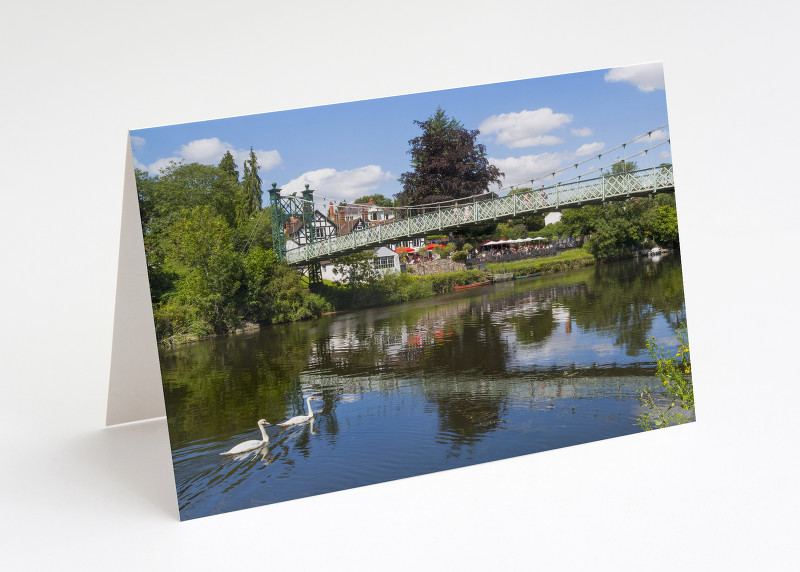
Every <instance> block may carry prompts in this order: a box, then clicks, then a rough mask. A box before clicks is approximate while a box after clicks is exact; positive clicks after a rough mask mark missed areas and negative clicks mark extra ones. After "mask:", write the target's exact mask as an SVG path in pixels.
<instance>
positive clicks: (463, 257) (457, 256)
mask: <svg viewBox="0 0 800 572" xmlns="http://www.w3.org/2000/svg"><path fill="white" fill-rule="evenodd" d="M451 260H452V261H453V262H466V261H467V253H466V252H465V251H463V250H459V251H457V252H454V253H453V256H452V258H451Z"/></svg>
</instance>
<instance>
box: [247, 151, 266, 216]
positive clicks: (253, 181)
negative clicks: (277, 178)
mask: <svg viewBox="0 0 800 572" xmlns="http://www.w3.org/2000/svg"><path fill="white" fill-rule="evenodd" d="M242 187H243V188H244V192H245V196H246V197H247V207H248V209H249V211H250V212H251V213H252V212H255V211H257V210H259V209H260V208H261V198H262V194H263V192H262V189H261V177H259V176H258V158H257V157H256V153H255V151H253V148H252V147H250V158H249V159H246V160H245V162H244V177H243V179H242Z"/></svg>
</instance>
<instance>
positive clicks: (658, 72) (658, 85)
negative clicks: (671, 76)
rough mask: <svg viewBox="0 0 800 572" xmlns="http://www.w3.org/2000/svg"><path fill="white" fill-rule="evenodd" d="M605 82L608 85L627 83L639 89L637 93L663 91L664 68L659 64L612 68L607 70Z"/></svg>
mask: <svg viewBox="0 0 800 572" xmlns="http://www.w3.org/2000/svg"><path fill="white" fill-rule="evenodd" d="M605 80H606V81H607V82H609V83H616V82H620V81H621V82H625V83H629V84H631V85H634V86H636V87H637V88H639V91H642V92H645V93H648V92H651V91H655V90H656V89H664V68H663V66H662V65H661V63H660V62H656V63H652V64H640V65H635V66H627V67H624V68H613V69H610V70H608V72H607V73H606V75H605Z"/></svg>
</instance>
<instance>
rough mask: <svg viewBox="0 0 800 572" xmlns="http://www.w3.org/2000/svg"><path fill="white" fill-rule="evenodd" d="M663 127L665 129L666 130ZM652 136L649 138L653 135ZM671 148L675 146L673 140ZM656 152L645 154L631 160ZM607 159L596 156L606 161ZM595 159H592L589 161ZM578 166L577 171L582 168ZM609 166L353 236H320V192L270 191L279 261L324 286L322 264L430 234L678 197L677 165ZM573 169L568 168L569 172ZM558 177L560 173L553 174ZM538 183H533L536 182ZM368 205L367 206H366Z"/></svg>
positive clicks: (431, 210)
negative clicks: (290, 225) (288, 229)
mask: <svg viewBox="0 0 800 572" xmlns="http://www.w3.org/2000/svg"><path fill="white" fill-rule="evenodd" d="M662 127H663V126H662ZM651 133H652V131H651V132H648V133H647V135H648V136H650V134H651ZM641 137H642V136H639V137H637V138H634V139H632V140H631V141H629V142H626V143H622V144H620V145H618V146H617V147H615V148H614V149H611V150H609V151H606V154H607V153H609V152H610V151H612V150H615V149H618V148H624V147H625V146H626V145H627V144H629V143H631V142H633V141H636V140H637V139H639V138H641ZM665 143H667V144H668V143H669V140H668V139H667V140H666V141H665ZM648 150H652V147H651V148H650V149H647V150H643V151H640V152H639V153H636V154H635V155H632V156H631V157H634V156H636V155H639V154H642V153H646V152H647V151H648ZM602 155H603V154H600V155H596V158H598V159H599V158H601V157H602ZM588 160H590V159H587V160H586V161H588ZM586 161H582V162H581V163H575V164H573V165H572V166H574V167H576V168H577V167H578V166H579V165H580V164H582V163H585V162H586ZM604 168H605V167H601V168H600V169H596V170H595V171H592V172H596V171H597V170H599V171H600V173H601V175H600V176H597V177H594V178H583V177H584V176H585V175H586V173H585V174H584V175H580V176H577V177H574V179H577V180H571V181H567V182H559V183H556V184H551V185H550V186H542V187H541V188H537V189H533V188H528V187H525V188H514V187H511V190H510V192H509V193H508V194H507V195H506V196H498V195H497V194H495V193H484V194H483V195H476V196H473V197H468V198H465V199H460V200H457V201H448V202H444V203H434V204H430V205H422V206H414V207H400V208H395V209H392V210H393V212H394V217H393V218H391V219H389V220H387V221H382V222H380V223H378V224H373V225H371V226H368V227H367V228H363V229H361V230H355V231H352V232H349V233H347V234H342V235H335V236H328V237H325V238H317V237H315V232H314V218H315V211H316V210H317V209H316V208H315V206H314V195H313V193H314V191H313V190H311V189H309V188H308V185H306V189H305V190H304V191H302V193H301V196H300V197H298V196H294V195H292V196H282V195H281V194H280V192H281V189H279V188H277V186H276V185H275V184H273V188H272V189H270V190H269V193H270V203H271V205H273V208H272V209H271V213H272V214H271V216H272V232H273V244H274V245H275V251H276V253H277V254H278V258H279V259H280V260H283V261H285V262H287V263H288V264H290V265H293V266H296V267H298V269H300V270H301V271H304V272H307V274H308V278H309V284H310V285H312V286H313V285H315V284H321V283H322V277H321V273H320V261H322V260H328V259H332V258H338V257H341V256H345V255H347V254H351V253H353V252H359V251H363V250H366V249H369V248H374V247H377V246H380V245H386V244H396V243H398V242H400V241H403V240H408V239H412V238H416V237H422V236H425V235H429V234H441V233H442V232H447V231H451V230H455V229H458V228H460V227H466V226H471V225H480V224H486V223H489V222H498V221H502V220H506V219H510V218H515V217H519V216H523V215H529V214H544V213H547V212H552V211H558V210H561V209H562V208H566V207H579V206H583V205H588V204H600V203H604V202H606V201H618V200H625V199H629V198H632V197H636V196H645V195H651V194H655V193H662V192H674V181H673V169H672V165H669V164H664V165H660V166H658V167H651V168H646V169H639V170H635V171H629V172H624V173H619V174H614V175H612V174H609V173H608V172H606V173H605V174H602V171H603V169H604ZM567 169H569V167H567V168H565V169H562V170H561V171H566V170H567ZM552 175H553V176H555V175H556V173H555V172H554V173H552ZM534 181H535V179H532V180H531V181H530V182H531V183H533V182H534ZM362 206H363V205H362ZM292 218H297V219H300V220H301V221H302V224H303V226H304V227H305V229H306V232H305V236H306V243H305V244H302V245H297V246H295V247H294V248H291V249H287V245H286V240H285V236H284V229H285V226H286V223H287V221H289V220H290V219H292Z"/></svg>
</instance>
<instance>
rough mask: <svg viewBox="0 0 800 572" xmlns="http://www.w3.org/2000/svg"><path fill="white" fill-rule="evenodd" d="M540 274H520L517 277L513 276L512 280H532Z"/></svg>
mask: <svg viewBox="0 0 800 572" xmlns="http://www.w3.org/2000/svg"><path fill="white" fill-rule="evenodd" d="M541 275H542V273H541V272H534V273H533V274H520V275H519V276H514V280H521V279H522V278H533V277H534V276H541Z"/></svg>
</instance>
